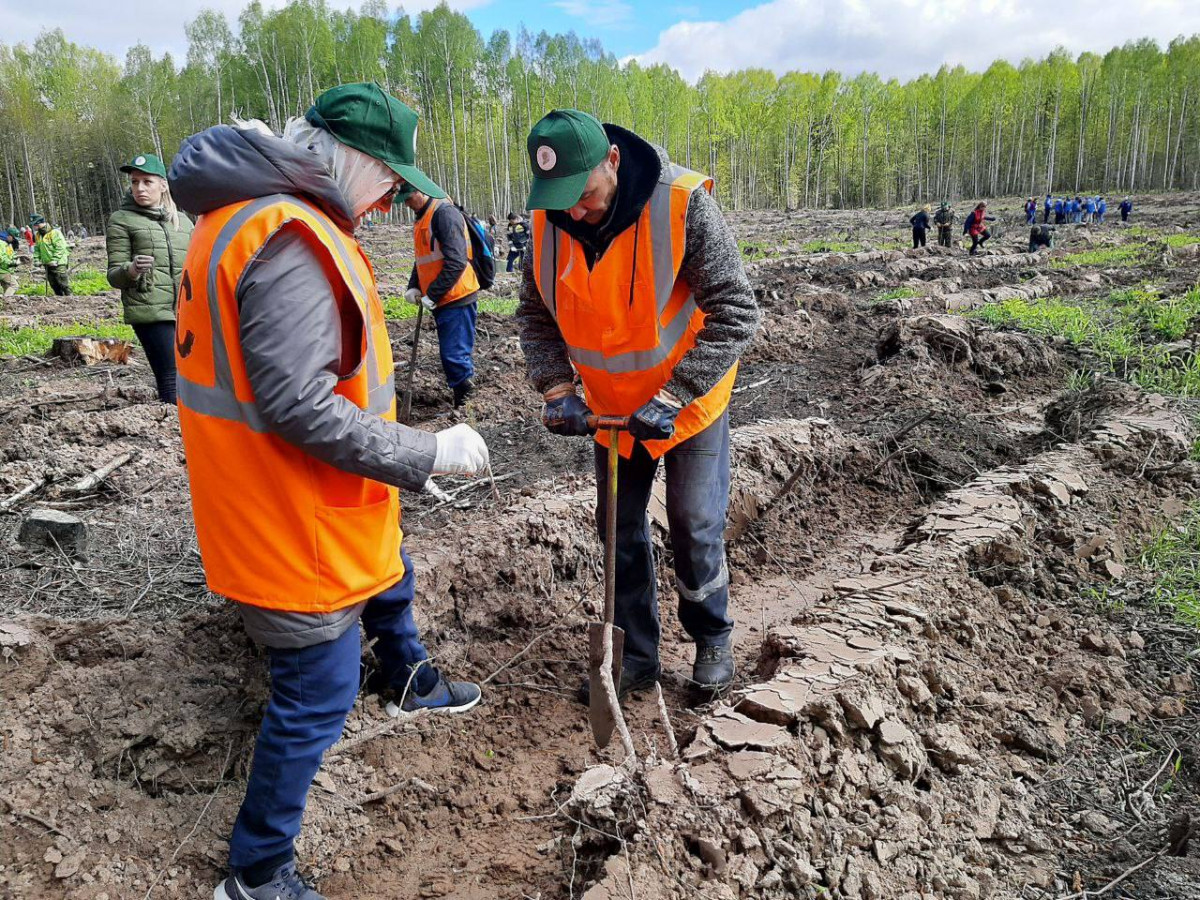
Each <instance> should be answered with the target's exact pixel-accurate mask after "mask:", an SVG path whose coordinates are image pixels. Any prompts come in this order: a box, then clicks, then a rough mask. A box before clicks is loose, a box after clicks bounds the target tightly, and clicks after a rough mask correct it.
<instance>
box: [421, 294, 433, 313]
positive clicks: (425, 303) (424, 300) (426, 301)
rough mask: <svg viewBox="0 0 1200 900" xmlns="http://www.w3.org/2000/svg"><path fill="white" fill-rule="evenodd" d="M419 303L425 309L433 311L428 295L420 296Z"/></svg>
mask: <svg viewBox="0 0 1200 900" xmlns="http://www.w3.org/2000/svg"><path fill="white" fill-rule="evenodd" d="M421 305H422V306H423V307H425V308H426V309H427V310H429V311H430V312H433V301H432V300H430V299H429V298H428V297H422V298H421Z"/></svg>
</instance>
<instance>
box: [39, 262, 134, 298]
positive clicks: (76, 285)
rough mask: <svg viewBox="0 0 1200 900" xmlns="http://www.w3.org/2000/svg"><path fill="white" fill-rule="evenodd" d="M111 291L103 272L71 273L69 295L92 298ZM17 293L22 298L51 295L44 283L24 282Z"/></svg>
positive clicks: (82, 270) (92, 270)
mask: <svg viewBox="0 0 1200 900" xmlns="http://www.w3.org/2000/svg"><path fill="white" fill-rule="evenodd" d="M111 290H113V286H112V285H111V284H109V283H108V276H107V275H106V274H105V273H104V272H98V271H96V270H95V269H76V270H74V271H73V272H71V293H72V294H75V295H77V296H80V297H94V296H95V295H96V294H103V293H104V292H105V291H111ZM17 293H18V294H22V295H24V296H27V297H28V296H33V295H36V294H53V293H54V292H53V291H52V290H50V285H49V284H48V283H47V282H46V281H44V280H43V281H26V282H25V283H24V284H22V285H21V286H20V287H18V288H17Z"/></svg>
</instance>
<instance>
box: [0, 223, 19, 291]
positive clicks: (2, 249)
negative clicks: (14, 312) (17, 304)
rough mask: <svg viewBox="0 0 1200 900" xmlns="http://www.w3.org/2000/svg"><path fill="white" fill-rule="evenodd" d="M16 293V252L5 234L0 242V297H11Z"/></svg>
mask: <svg viewBox="0 0 1200 900" xmlns="http://www.w3.org/2000/svg"><path fill="white" fill-rule="evenodd" d="M16 292H17V252H16V251H15V250H14V249H13V246H12V242H11V241H10V240H9V239H8V235H7V233H6V234H5V236H4V240H2V241H0V297H11V296H12V295H13V294H15V293H16Z"/></svg>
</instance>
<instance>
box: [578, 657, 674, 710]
mask: <svg viewBox="0 0 1200 900" xmlns="http://www.w3.org/2000/svg"><path fill="white" fill-rule="evenodd" d="M661 674H662V669H661V668H660V667H659V666H658V664H657V663H656V664H655V665H653V666H651V667H650V668H649V669H630V668H628V667H625V666H622V667H621V683H620V684H619V685H618V686H617V699H618V700H622V699H624V697H625V696H626V695H627V694H634V693H637V692H639V691H644V690H646V689H647V688H652V687H654V685H655V684H657V683H658V679H659V676H660V675H661ZM579 702H580V703H582V704H583V705H584V706H589V705H590V704H591V702H592V684H591V679H590V678H585V679H584V681H583V684H581V685H580V686H579Z"/></svg>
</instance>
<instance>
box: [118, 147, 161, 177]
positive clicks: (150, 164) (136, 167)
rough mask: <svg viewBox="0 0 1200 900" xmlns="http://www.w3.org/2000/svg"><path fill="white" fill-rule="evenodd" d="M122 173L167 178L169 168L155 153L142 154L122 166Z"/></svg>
mask: <svg viewBox="0 0 1200 900" xmlns="http://www.w3.org/2000/svg"><path fill="white" fill-rule="evenodd" d="M121 171H122V172H145V173H146V174H147V175H157V176H158V177H159V178H166V177H167V167H166V166H164V165H163V161H162V160H161V159H159V158H158V157H157V156H155V155H154V154H153V153H141V154H139V155H137V156H135V157H134V158H133V159H131V160H130V161H129V162H127V163H125V165H123V166H121Z"/></svg>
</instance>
